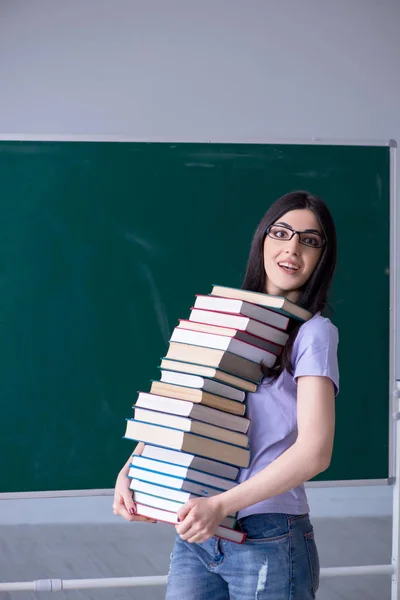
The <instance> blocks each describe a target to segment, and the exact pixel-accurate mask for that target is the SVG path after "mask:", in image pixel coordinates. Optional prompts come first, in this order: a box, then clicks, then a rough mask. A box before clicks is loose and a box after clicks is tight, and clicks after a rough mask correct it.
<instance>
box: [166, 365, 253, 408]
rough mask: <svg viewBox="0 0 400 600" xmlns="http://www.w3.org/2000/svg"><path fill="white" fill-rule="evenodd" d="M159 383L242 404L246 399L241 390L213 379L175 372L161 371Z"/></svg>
mask: <svg viewBox="0 0 400 600" xmlns="http://www.w3.org/2000/svg"><path fill="white" fill-rule="evenodd" d="M161 381H165V382H166V383H175V384H177V385H184V386H187V387H192V388H197V389H201V390H204V391H205V392H210V393H211V394H217V395H218V396H224V397H225V398H230V400H237V401H238V402H243V400H244V399H245V397H246V394H245V392H244V391H243V390H239V389H238V388H235V387H232V386H231V385H226V384H225V383H220V382H219V381H215V380H214V379H209V378H207V377H200V376H198V375H189V374H186V373H177V372H176V371H164V370H162V371H161Z"/></svg>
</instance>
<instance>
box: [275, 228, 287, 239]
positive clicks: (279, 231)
mask: <svg viewBox="0 0 400 600" xmlns="http://www.w3.org/2000/svg"><path fill="white" fill-rule="evenodd" d="M272 233H273V235H274V236H275V237H277V238H285V237H287V236H288V232H287V231H285V230H284V229H274V230H273V232H272Z"/></svg>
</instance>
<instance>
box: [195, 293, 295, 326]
mask: <svg viewBox="0 0 400 600" xmlns="http://www.w3.org/2000/svg"><path fill="white" fill-rule="evenodd" d="M193 309H199V310H212V311H214V312H220V313H228V314H231V315H238V316H242V317H249V318H250V319H254V320H256V321H258V322H261V323H264V324H265V325H272V326H273V327H276V328H277V329H281V330H283V331H286V329H287V328H288V326H289V324H290V317H289V315H283V314H281V313H278V312H275V311H273V310H271V309H269V308H266V307H265V306H258V305H256V304H252V303H251V302H250V301H249V302H246V301H245V300H241V299H235V298H221V297H219V296H211V295H208V296H206V295H204V294H198V295H197V296H196V300H195V303H194V306H193Z"/></svg>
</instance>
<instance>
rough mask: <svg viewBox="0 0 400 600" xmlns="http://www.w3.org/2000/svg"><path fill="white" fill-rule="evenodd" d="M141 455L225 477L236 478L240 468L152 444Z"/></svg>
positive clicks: (146, 446) (146, 445)
mask: <svg viewBox="0 0 400 600" xmlns="http://www.w3.org/2000/svg"><path fill="white" fill-rule="evenodd" d="M135 456H137V455H135ZM140 456H143V457H145V458H152V459H154V460H158V461H160V462H164V463H170V464H174V465H181V466H182V467H188V468H190V469H196V470H197V471H203V472H204V473H210V475H217V476H218V477H223V478H224V479H232V480H235V479H236V478H237V476H238V475H239V469H238V468H236V467H232V466H231V465H226V464H225V463H221V462H217V461H216V460H209V459H208V458H202V457H201V456H195V455H194V454H189V453H188V452H180V451H179V450H171V449H170V448H160V447H159V446H152V445H151V444H145V446H144V448H143V450H142V454H141V455H140Z"/></svg>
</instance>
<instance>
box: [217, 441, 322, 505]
mask: <svg viewBox="0 0 400 600" xmlns="http://www.w3.org/2000/svg"><path fill="white" fill-rule="evenodd" d="M327 467H328V465H327V464H326V463H324V461H323V460H321V459H320V458H319V457H318V456H317V455H315V454H312V453H311V452H310V449H309V448H307V447H305V446H302V445H301V444H298V443H295V444H294V445H293V446H291V447H290V448H288V450H286V451H285V452H284V453H283V454H281V456H279V457H278V458H277V459H276V460H274V461H273V462H272V463H271V464H270V465H268V466H267V467H265V468H264V469H262V471H260V472H259V473H257V475H254V476H253V477H251V478H250V479H248V480H247V481H244V482H243V483H240V484H239V485H237V486H235V487H234V488H232V489H231V490H228V491H227V492H222V493H221V494H218V496H214V498H215V500H216V501H219V502H220V503H221V510H222V511H223V513H224V515H229V514H232V513H235V512H237V511H239V510H241V509H243V508H246V507H247V506H252V505H253V504H257V502H261V501H262V500H267V499H268V498H272V497H273V496H278V495H279V494H283V493H284V492H287V491H289V490H291V489H293V488H295V487H297V486H298V485H300V484H302V483H304V482H305V481H308V480H309V479H312V478H313V477H315V475H317V474H318V473H321V471H324V470H325V469H326V468H327Z"/></svg>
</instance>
